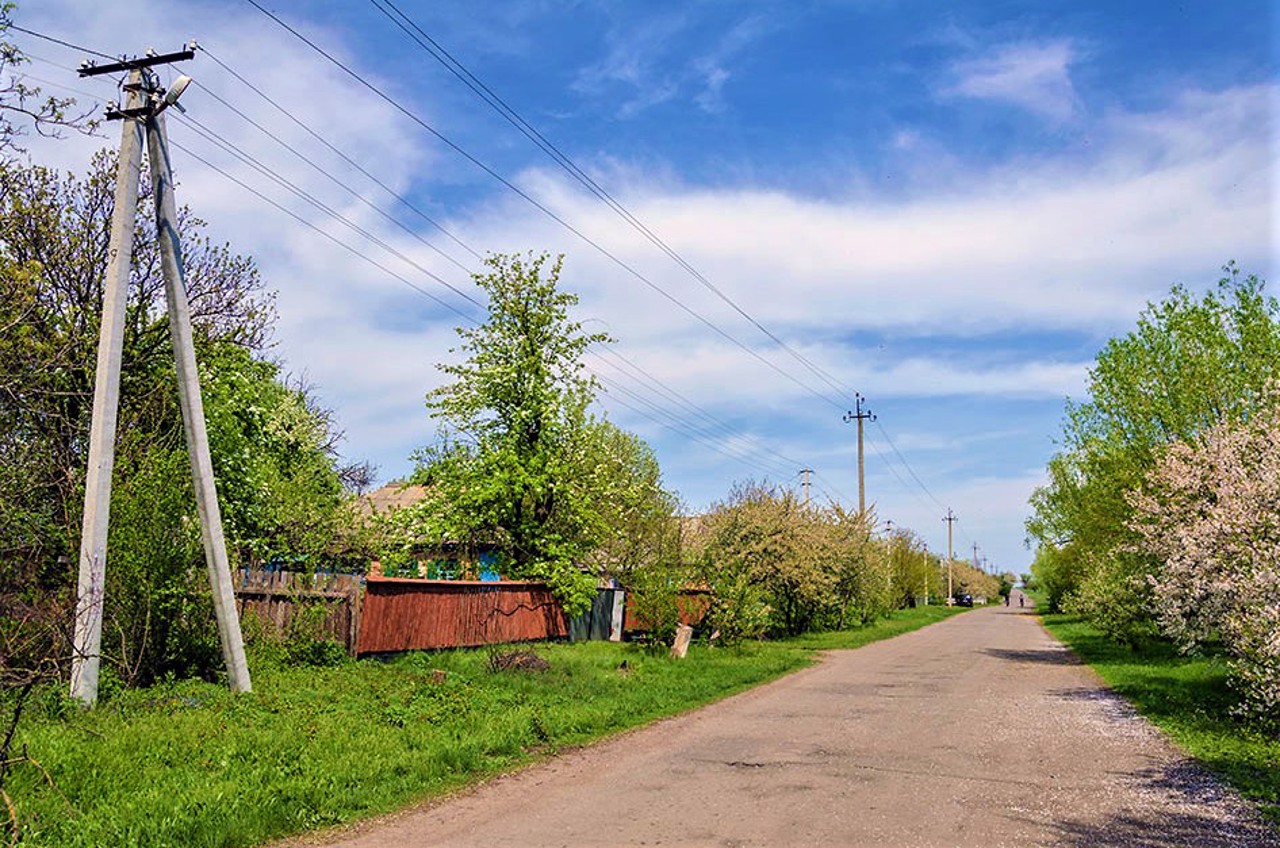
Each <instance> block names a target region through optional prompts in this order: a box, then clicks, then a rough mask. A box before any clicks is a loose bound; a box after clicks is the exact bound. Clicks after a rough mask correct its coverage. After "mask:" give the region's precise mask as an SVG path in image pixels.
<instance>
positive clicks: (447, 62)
mask: <svg viewBox="0 0 1280 848" xmlns="http://www.w3.org/2000/svg"><path fill="white" fill-rule="evenodd" d="M370 2H371V3H372V4H373V5H374V6H375V7H376V8H377V9H378V11H380V12H382V13H383V14H384V15H385V16H386V17H387V18H388V19H389V20H390V21H391V22H392V23H394V24H395V25H396V26H398V27H399V28H400V29H401V30H402V31H403V32H404V33H405V34H406V35H408V36H409V37H410V38H411V39H413V41H414V42H415V43H417V44H418V46H419V47H421V48H422V49H423V50H424V51H426V52H427V53H428V54H430V55H431V56H432V57H433V58H435V59H436V61H438V62H439V63H440V64H441V65H443V66H444V67H445V69H447V70H448V71H449V72H450V73H452V74H453V75H454V76H455V77H457V78H458V79H459V80H461V81H462V82H463V84H464V85H466V86H467V87H468V88H469V89H471V91H472V92H474V93H475V94H476V95H477V96H478V97H479V98H480V99H481V100H483V101H484V102H485V103H487V104H488V105H489V106H490V107H492V108H493V109H494V111H496V112H497V113H498V114H499V115H501V116H502V117H503V118H504V119H506V121H507V122H508V123H510V124H511V125H512V126H513V127H515V128H516V129H517V130H518V131H519V132H520V133H521V134H522V135H524V136H525V137H526V138H528V139H529V140H530V141H531V142H533V144H534V145H535V146H537V147H538V148H539V149H540V150H542V151H543V152H544V153H546V154H547V155H548V156H550V157H551V159H552V161H554V162H555V163H556V164H557V165H559V166H560V167H561V168H562V169H563V170H564V171H565V172H566V173H568V174H569V175H570V176H571V177H573V178H574V179H575V180H577V181H578V182H579V183H580V184H581V185H582V186H583V187H585V188H586V189H587V191H589V192H591V194H593V195H595V196H596V197H597V198H598V199H599V200H601V201H602V202H604V204H605V205H606V206H608V207H609V208H610V209H612V210H613V211H614V212H615V213H617V214H618V216H619V217H621V218H622V219H623V220H624V221H626V222H627V223H628V224H630V225H631V227H632V228H633V229H635V230H636V231H637V232H639V233H640V234H641V235H642V236H644V237H645V238H646V239H647V240H648V241H649V242H650V243H651V244H653V245H654V246H655V247H657V248H658V249H659V250H661V251H662V252H663V253H664V254H666V255H667V257H669V258H670V259H671V260H672V261H674V262H675V263H676V264H677V265H679V266H680V267H681V268H683V269H684V270H685V271H687V272H688V273H689V274H690V276H692V277H693V278H694V279H695V280H696V281H697V282H698V283H700V284H701V285H702V286H703V287H704V288H706V289H707V290H709V291H711V292H712V293H713V294H715V295H716V296H717V297H718V298H719V299H720V300H722V301H723V302H724V303H726V304H727V305H728V306H729V307H730V308H731V309H733V310H734V311H735V312H737V313H738V315H740V316H741V317H742V318H743V319H745V320H746V321H747V322H749V323H750V324H751V325H752V326H754V327H755V328H756V329H757V330H759V331H760V332H761V333H763V334H764V335H765V336H767V337H768V338H769V339H770V340H771V341H773V342H774V343H775V344H776V345H778V346H779V347H780V348H782V349H783V350H785V351H786V352H787V353H789V354H790V355H791V356H792V357H793V358H795V359H796V361H798V362H800V363H801V364H802V365H804V366H805V368H807V369H808V370H809V371H810V372H812V373H813V374H815V375H816V376H818V377H819V378H820V379H821V380H823V381H824V382H825V383H827V385H828V386H831V387H832V388H834V389H836V391H841V390H842V389H841V386H840V384H839V383H838V381H836V380H835V378H834V377H832V376H831V375H830V374H829V373H827V372H826V371H825V370H823V369H822V368H820V367H818V366H817V365H815V364H814V363H813V362H812V361H810V360H809V359H808V358H807V357H805V356H804V355H803V354H801V353H800V352H799V351H797V350H795V349H794V348H793V347H792V346H791V345H789V344H787V342H785V341H783V340H782V339H781V338H780V337H779V336H778V335H776V334H775V333H774V332H773V331H772V330H770V329H769V328H768V327H766V326H765V325H764V324H762V323H761V322H760V321H758V320H756V318H755V317H753V316H752V315H750V314H749V313H748V312H747V311H746V310H745V309H743V308H742V307H741V306H740V305H738V303H737V302H736V301H734V300H733V298H731V297H729V296H728V295H727V294H725V292H724V291H723V290H722V289H720V288H719V287H718V286H716V285H715V283H713V282H711V280H709V279H707V277H706V276H705V275H703V274H702V273H701V272H700V271H699V270H698V269H697V268H695V267H694V266H693V265H692V264H690V263H689V261H688V260H686V259H685V258H684V257H683V256H681V255H680V254H679V253H678V252H676V250H675V249H674V248H672V247H671V246H670V245H669V244H667V242H666V241H664V240H663V239H662V238H661V237H660V236H659V235H657V234H656V233H654V232H653V230H651V229H650V228H649V227H648V226H647V225H646V224H645V223H644V222H643V221H641V220H640V219H639V218H637V217H636V216H635V215H634V214H632V212H631V211H630V210H629V209H627V207H626V206H624V205H623V204H622V202H621V201H619V200H618V199H617V198H615V197H614V196H613V195H612V194H610V193H609V192H608V190H606V189H605V188H604V187H603V186H601V185H600V184H599V183H598V182H597V181H596V180H595V179H594V178H592V177H591V176H590V175H589V174H588V173H587V172H586V171H584V170H583V169H582V168H580V167H579V166H578V165H577V164H576V163H575V162H574V161H573V160H572V159H571V158H570V157H569V156H568V155H567V154H565V153H564V152H563V151H562V150H560V149H559V148H558V147H557V146H556V145H555V144H554V143H553V142H551V141H550V140H548V139H547V137H546V136H544V135H543V134H542V133H541V132H540V131H539V130H538V129H537V128H536V127H534V126H533V125H532V124H530V123H529V122H528V121H526V120H525V119H524V118H523V117H522V116H521V115H520V114H519V113H518V112H516V110H515V109H514V108H512V107H511V105H510V104H508V103H507V102H506V101H505V100H503V99H502V98H501V97H500V96H498V95H497V94H496V93H495V92H494V91H493V89H491V88H489V86H487V85H486V84H485V83H484V82H483V81H481V80H480V79H479V78H478V77H476V75H475V74H473V73H472V72H471V71H470V70H468V69H467V67H466V66H465V65H463V64H462V63H461V62H459V61H458V60H457V59H456V58H455V57H454V56H453V55H452V54H451V53H449V51H448V50H446V49H445V48H444V47H442V46H441V45H440V43H439V42H437V41H436V40H435V39H434V38H432V37H431V36H430V35H428V34H427V32H426V31H425V30H423V29H422V27H421V26H419V25H418V24H417V23H416V22H414V21H413V19H411V18H410V17H409V16H408V15H406V14H405V13H404V12H403V11H401V10H400V9H399V8H398V7H397V6H396V4H395V3H393V2H392V0H370ZM388 9H390V10H391V11H388ZM392 12H394V14H392ZM839 405H840V404H837V406H839Z"/></svg>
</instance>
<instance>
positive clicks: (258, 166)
mask: <svg viewBox="0 0 1280 848" xmlns="http://www.w3.org/2000/svg"><path fill="white" fill-rule="evenodd" d="M180 120H181V121H182V122H183V123H184V124H186V125H187V126H190V127H192V128H193V129H195V130H196V132H197V133H198V134H199V135H201V136H202V137H203V138H204V139H205V140H206V141H210V142H212V143H214V144H216V145H218V146H219V147H221V148H222V149H223V150H225V151H226V152H228V153H230V154H231V155H233V156H235V157H236V158H238V159H240V161H242V162H244V163H245V164H246V165H248V166H249V167H251V168H253V169H254V170H256V171H258V172H259V173H260V174H262V175H263V176H265V177H267V178H268V179H270V180H272V181H274V182H275V183H276V184H278V185H280V186H281V187H283V188H285V189H286V190H287V191H290V192H292V193H293V194H294V195H296V196H297V197H299V198H301V199H302V200H304V201H306V202H307V203H310V204H311V205H312V206H314V207H316V208H317V209H319V210H320V211H322V212H324V213H325V214H327V215H329V216H330V217H332V218H334V219H336V220H337V221H339V222H341V223H342V224H344V225H345V226H347V227H348V228H350V229H351V230H353V231H355V232H356V233H358V234H360V235H361V236H363V237H364V238H366V239H368V240H369V241H371V242H373V243H374V244H376V245H378V246H379V247H381V248H382V249H383V250H385V251H387V252H388V253H390V254H391V255H392V256H394V257H396V258H397V259H399V260H400V261H401V262H404V263H405V264H407V265H410V266H412V267H413V268H415V269H417V270H418V271H420V272H421V273H423V274H425V275H426V276H428V277H430V278H431V279H433V280H435V281H436V282H437V283H439V284H440V285H442V286H444V287H445V288H447V289H449V291H451V292H453V293H454V294H456V295H457V296H458V297H461V298H462V299H463V300H466V301H467V302H469V303H471V304H472V305H474V306H477V307H480V308H481V309H483V308H484V304H482V303H481V302H480V301H478V300H476V299H475V298H474V297H472V296H471V295H469V294H467V293H466V292H464V291H462V290H461V289H459V288H457V287H456V286H454V285H453V284H452V283H449V282H448V281H446V280H445V279H444V278H443V277H441V276H440V275H438V274H436V273H435V272H434V271H431V270H429V269H428V268H425V267H423V266H422V265H420V264H419V263H418V262H416V261H415V260H414V259H412V258H410V257H409V256H407V255H405V254H404V253H403V252H401V251H399V250H397V249H396V248H394V247H392V246H391V245H389V244H387V243H386V242H385V241H384V240H383V239H381V238H379V237H378V236H376V235H374V234H373V233H371V232H369V231H368V230H366V229H364V228H363V227H361V226H360V225H359V224H356V223H355V222H354V221H352V220H351V219H349V218H347V217H346V216H345V215H343V214H342V213H340V212H338V211H336V210H334V209H332V208H330V207H329V206H328V205H326V204H325V203H324V202H323V201H321V200H319V199H317V198H316V197H315V196H313V195H311V194H310V193H308V192H306V191H304V190H302V189H300V188H298V187H297V186H296V185H295V184H294V183H292V182H290V181H288V180H286V179H284V178H283V177H281V176H280V175H279V174H278V173H276V172H275V171H273V170H272V169H270V168H268V167H266V166H265V165H263V164H262V163H261V162H259V161H258V160H257V159H256V158H254V157H253V156H251V155H250V154H248V153H245V152H244V151H243V150H241V149H240V148H238V147H236V146H235V145H233V144H231V143H230V142H228V141H226V140H225V139H223V138H222V137H221V136H219V135H218V134H217V133H215V132H214V131H212V130H210V129H209V128H208V127H206V126H204V125H203V124H201V123H200V122H199V121H197V120H195V119H194V118H190V117H182V118H180Z"/></svg>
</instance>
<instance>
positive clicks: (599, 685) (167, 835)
mask: <svg viewBox="0 0 1280 848" xmlns="http://www.w3.org/2000/svg"><path fill="white" fill-rule="evenodd" d="M946 614H951V611H948V610H946V609H945V608H942V607H929V608H924V609H918V610H906V611H903V612H901V613H896V614H894V615H893V616H892V617H890V618H889V619H887V620H884V621H882V622H880V623H877V624H874V625H871V626H869V627H866V628H862V629H860V630H856V631H847V632H844V633H831V634H819V635H816V636H807V637H803V638H800V639H796V640H791V641H784V642H752V643H746V644H743V645H741V646H739V647H736V648H732V649H726V648H712V647H708V646H706V645H705V644H702V645H695V646H694V647H693V648H692V649H691V650H690V652H689V656H688V658H687V659H685V660H672V659H669V658H668V657H666V656H665V655H663V654H660V653H656V652H653V651H648V650H645V649H644V648H641V647H639V646H632V645H618V644H613V643H608V642H587V643H578V644H539V645H536V646H533V650H534V651H535V652H536V653H537V654H538V655H540V656H541V657H543V658H544V659H546V660H547V662H548V663H549V668H547V669H546V670H544V671H538V672H536V673H535V672H529V671H523V670H494V669H493V668H492V667H491V665H490V657H489V652H487V651H486V650H484V649H477V650H456V651H444V652H435V653H413V654H406V655H403V656H400V657H397V658H395V659H392V660H387V661H379V660H373V659H366V660H359V661H355V660H350V659H347V660H343V661H335V658H333V657H328V656H326V657H324V658H323V659H324V660H325V662H324V663H322V664H318V665H310V666H303V665H299V664H298V663H297V662H296V661H283V662H281V661H275V662H271V661H264V660H263V659H261V658H259V661H258V662H257V663H256V665H255V668H254V684H255V690H254V692H252V693H248V694H233V693H231V692H229V691H228V690H227V689H226V688H225V687H224V686H222V685H218V684H212V683H206V682H202V681H193V680H184V681H167V682H163V683H160V684H157V685H155V686H152V687H149V688H146V689H137V690H124V689H121V690H118V691H114V692H113V693H112V694H111V696H110V697H109V698H106V699H104V700H103V701H101V702H100V704H99V706H98V707H97V708H96V709H94V710H92V711H88V712H85V711H81V710H78V709H75V708H68V707H67V703H66V699H63V698H60V697H57V696H56V695H55V694H54V693H49V696H48V697H47V698H45V699H44V700H42V701H40V704H41V706H39V707H38V708H33V709H32V710H31V711H29V713H28V714H27V716H26V717H25V718H24V723H23V725H22V727H21V729H20V731H19V733H20V735H21V744H22V745H24V746H26V750H27V751H28V752H29V753H30V755H31V756H32V757H33V758H34V759H35V760H37V761H38V762H39V763H40V765H41V766H42V767H43V769H44V770H45V771H47V772H48V775H49V776H50V778H52V781H53V784H52V785H51V784H50V783H49V782H48V781H47V780H46V779H45V777H44V775H43V774H42V773H41V771H40V770H39V769H37V768H35V767H34V766H26V765H22V764H19V765H18V766H16V767H15V768H14V769H13V771H11V772H10V774H9V775H8V778H7V780H6V784H5V788H6V789H7V790H8V791H9V793H10V794H11V795H12V796H13V798H14V800H15V803H16V809H17V811H18V816H19V821H20V825H21V831H20V833H19V834H18V835H19V838H20V844H21V845H57V846H81V845H83V846H88V845H184V846H249V845H257V844H260V843H262V842H265V841H268V840H271V839H274V838H279V837H283V836H286V835H289V834H294V833H299V832H303V831H307V830H313V829H316V828H321V827H325V826H329V825H336V824H340V823H343V822H348V821H352V820H354V819H357V818H363V817H367V816H370V815H375V814H378V813H383V812H387V811H390V810H393V809H396V808H398V807H402V806H404V805H406V804H409V803H412V802H414V801H417V800H421V799H424V798H427V797H432V796H436V795H440V794H442V793H445V792H448V791H450V790H453V789H456V788H458V787H460V786H463V785H465V784H467V783H472V782H475V781H477V780H479V779H482V778H484V777H486V776H489V775H492V774H494V773H495V772H499V771H503V770H507V769H510V768H513V767H517V766H519V765H522V764H525V763H528V762H531V761H533V760H535V759H537V758H538V757H540V756H544V755H546V754H547V753H548V752H554V751H556V750H557V749H561V748H564V747H566V746H574V745H581V744H585V743H588V742H591V741H594V740H596V739H599V738H601V737H603V736H606V735H609V734H612V733H616V732H618V731H621V730H625V729H627V728H631V727H635V726H638V725H641V724H645V723H648V722H650V721H652V720H654V719H657V718H660V717H663V716H669V715H673V714H676V713H680V712H683V711H686V710H689V709H692V708H694V707H697V706H701V705H703V704H706V703H709V702H711V701H715V700H718V699H720V698H723V697H726V696H728V695H731V694H734V693H736V692H739V691H742V690H744V689H747V688H750V687H752V686H755V685H757V684H760V683H762V682H765V681H768V680H772V679H775V678H777V677H780V676H782V675H784V674H786V673H788V672H791V671H794V670H796V669H798V668H801V667H803V666H806V665H809V664H811V663H812V662H813V661H814V650H815V649H825V648H841V647H856V646H857V645H861V644H865V643H866V642H869V641H874V640H875V639H878V638H886V637H889V636H894V635H897V634H898V633H901V632H905V631H906V630H908V629H915V628H917V627H922V626H924V625H926V624H929V623H931V622H933V621H936V620H938V619H939V618H941V617H945V615H946ZM522 647H523V648H529V647H530V646H522ZM624 664H625V665H624Z"/></svg>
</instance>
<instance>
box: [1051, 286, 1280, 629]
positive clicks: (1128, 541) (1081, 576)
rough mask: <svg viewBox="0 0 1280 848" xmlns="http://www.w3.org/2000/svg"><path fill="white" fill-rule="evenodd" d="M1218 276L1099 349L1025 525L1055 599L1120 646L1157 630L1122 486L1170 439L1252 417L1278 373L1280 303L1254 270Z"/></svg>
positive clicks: (1157, 307) (1152, 310)
mask: <svg viewBox="0 0 1280 848" xmlns="http://www.w3.org/2000/svg"><path fill="white" fill-rule="evenodd" d="M1225 271H1226V276H1225V277H1223V278H1222V279H1221V280H1220V281H1219V282H1218V285H1217V287H1216V288H1215V289H1213V290H1211V291H1209V292H1208V293H1206V294H1205V295H1204V296H1203V297H1200V298H1196V297H1194V296H1193V295H1192V294H1191V293H1190V292H1189V291H1188V290H1187V289H1185V288H1183V287H1181V286H1176V287H1174V289H1173V291H1172V292H1171V294H1170V296H1169V297H1168V298H1167V299H1165V300H1164V301H1162V302H1161V303H1158V304H1152V305H1149V306H1148V307H1147V309H1146V310H1144V311H1143V313H1142V315H1141V316H1139V319H1138V325H1137V328H1136V329H1135V330H1134V331H1133V332H1132V333H1129V334H1128V335H1126V336H1123V337H1120V338H1116V339H1112V340H1111V341H1109V342H1108V343H1107V344H1106V346H1105V347H1104V348H1103V350H1102V351H1101V352H1100V353H1099V354H1098V358H1097V362H1096V363H1095V365H1094V367H1093V369H1092V370H1091V371H1090V377H1089V394H1090V399H1089V400H1088V401H1087V402H1084V403H1079V404H1073V403H1069V404H1068V406H1067V418H1066V422H1065V424H1064V433H1063V439H1062V445H1063V449H1062V450H1061V451H1059V453H1058V454H1056V455H1055V456H1054V457H1053V458H1052V459H1051V460H1050V462H1049V468H1048V472H1049V483H1048V484H1047V485H1045V486H1044V487H1042V488H1040V489H1038V490H1037V491H1036V492H1035V493H1034V494H1033V496H1032V498H1031V505H1032V508H1033V515H1032V517H1031V519H1030V520H1029V521H1028V523H1027V530H1028V535H1029V537H1030V539H1031V540H1032V541H1033V542H1034V543H1036V544H1037V545H1038V546H1039V547H1040V548H1041V555H1040V556H1038V557H1037V564H1038V566H1039V568H1038V569H1037V571H1036V574H1037V578H1039V579H1040V581H1041V583H1042V585H1044V588H1045V589H1046V591H1048V592H1049V593H1050V603H1051V605H1053V606H1058V605H1062V604H1065V605H1066V606H1068V607H1070V608H1075V609H1079V610H1080V611H1082V612H1085V613H1087V614H1088V615H1090V616H1091V617H1092V618H1093V620H1094V621H1095V623H1097V624H1099V625H1100V626H1102V627H1103V628H1104V629H1105V630H1106V631H1107V632H1109V633H1110V634H1111V635H1112V636H1114V637H1115V638H1117V639H1120V640H1121V641H1127V642H1136V641H1138V640H1140V639H1142V638H1144V637H1145V636H1147V635H1149V634H1151V633H1153V632H1154V622H1153V619H1152V615H1151V609H1152V603H1151V596H1150V591H1151V583H1150V581H1149V579H1148V577H1149V576H1150V574H1151V573H1152V569H1153V567H1154V566H1153V562H1152V559H1151V557H1150V556H1149V555H1146V554H1144V553H1143V552H1141V550H1140V549H1139V548H1138V547H1137V546H1136V545H1135V544H1134V543H1135V541H1136V540H1135V536H1134V533H1133V531H1132V530H1131V529H1129V521H1130V518H1131V515H1132V507H1131V505H1130V503H1129V501H1128V499H1127V496H1128V493H1129V492H1131V491H1133V490H1134V489H1135V488H1137V487H1138V486H1139V485H1140V484H1141V482H1142V480H1143V479H1144V476H1145V475H1146V474H1147V472H1148V471H1149V470H1150V469H1151V468H1152V467H1153V466H1154V464H1155V462H1156V460H1157V459H1158V457H1159V456H1160V454H1161V452H1162V451H1163V450H1164V449H1165V448H1166V447H1167V446H1168V445H1169V444H1170V443H1172V442H1174V441H1177V440H1186V439H1190V438H1193V437H1194V436H1195V435H1196V434H1197V433H1199V432H1201V431H1203V430H1205V429H1207V428H1208V427H1211V426H1213V425H1214V424H1216V423H1218V422H1220V421H1238V420H1240V419H1241V418H1242V417H1243V416H1247V415H1248V414H1249V412H1250V410H1251V409H1252V408H1253V406H1254V405H1255V403H1256V400H1257V398H1258V397H1259V396H1260V394H1261V392H1262V390H1263V388H1264V385H1265V383H1266V380H1267V379H1268V378H1269V377H1271V376H1272V375H1274V374H1275V373H1276V372H1277V370H1278V369H1280V307H1278V306H1277V303H1276V301H1275V299H1274V298H1269V297H1267V296H1265V295H1264V293H1263V287H1264V284H1263V282H1262V281H1261V280H1259V279H1258V278H1257V277H1254V276H1249V277H1242V276H1241V275H1240V273H1239V271H1238V269H1236V267H1235V266H1234V265H1228V266H1226V268H1225Z"/></svg>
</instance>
